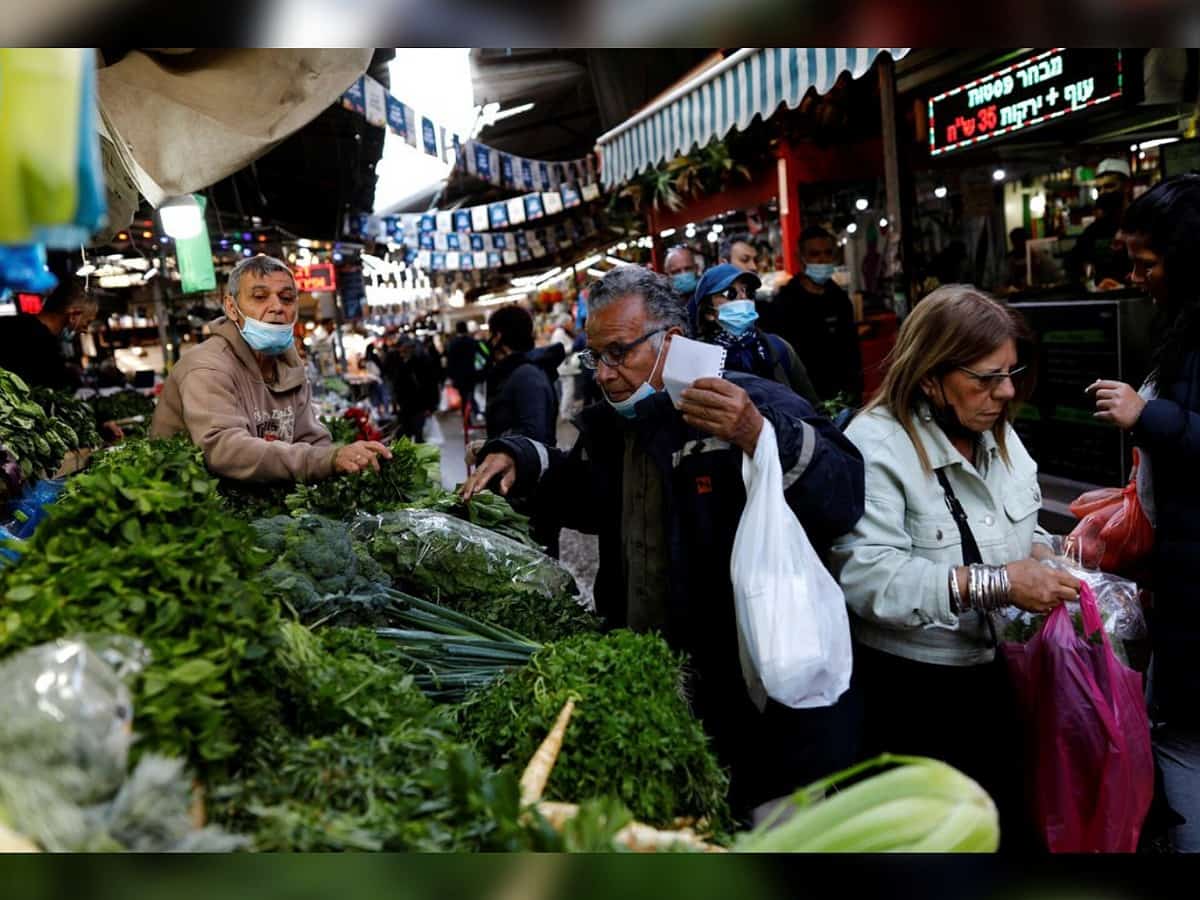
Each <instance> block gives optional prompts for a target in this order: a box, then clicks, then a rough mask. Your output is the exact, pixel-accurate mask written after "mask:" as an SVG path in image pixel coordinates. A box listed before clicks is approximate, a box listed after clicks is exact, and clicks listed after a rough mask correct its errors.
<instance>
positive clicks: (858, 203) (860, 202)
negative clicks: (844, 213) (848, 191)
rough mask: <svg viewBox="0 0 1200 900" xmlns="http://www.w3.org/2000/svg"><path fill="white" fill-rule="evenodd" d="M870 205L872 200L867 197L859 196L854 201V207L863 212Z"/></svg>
mask: <svg viewBox="0 0 1200 900" xmlns="http://www.w3.org/2000/svg"><path fill="white" fill-rule="evenodd" d="M870 205H871V202H870V201H869V200H867V198H866V197H859V198H858V199H857V200H855V201H854V208H855V209H857V210H858V211H859V212H862V211H863V210H865V209H866V208H867V207H869V206H870Z"/></svg>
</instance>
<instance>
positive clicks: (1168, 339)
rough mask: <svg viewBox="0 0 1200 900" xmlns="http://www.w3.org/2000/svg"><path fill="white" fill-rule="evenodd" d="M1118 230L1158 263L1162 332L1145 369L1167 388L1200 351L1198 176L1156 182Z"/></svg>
mask: <svg viewBox="0 0 1200 900" xmlns="http://www.w3.org/2000/svg"><path fill="white" fill-rule="evenodd" d="M1121 228H1122V230H1123V231H1125V232H1127V233H1130V234H1138V235H1141V236H1143V237H1144V238H1145V240H1146V242H1147V243H1148V244H1149V245H1150V249H1151V250H1153V251H1154V252H1155V253H1157V254H1158V255H1159V256H1161V257H1162V258H1163V270H1164V272H1165V273H1166V278H1167V297H1166V303H1165V309H1164V310H1163V313H1164V322H1163V325H1164V328H1165V330H1164V333H1163V339H1162V340H1161V341H1159V342H1158V344H1157V346H1156V347H1155V350H1154V353H1153V355H1152V356H1151V367H1152V371H1155V372H1157V375H1156V381H1157V382H1158V383H1159V384H1160V385H1162V384H1170V383H1171V382H1172V381H1174V380H1175V378H1177V377H1178V375H1179V371H1180V369H1181V368H1182V366H1183V358H1184V356H1185V355H1186V354H1187V353H1188V352H1189V351H1193V350H1197V349H1200V175H1177V176H1176V177H1174V178H1168V179H1166V180H1165V181H1161V182H1159V183H1158V184H1157V185H1155V186H1154V187H1152V188H1151V189H1150V190H1148V191H1147V192H1146V193H1145V194H1143V195H1142V196H1141V197H1139V198H1138V199H1137V200H1134V201H1133V203H1131V204H1130V205H1129V208H1128V209H1127V210H1126V211H1125V218H1124V219H1123V221H1122V223H1121Z"/></svg>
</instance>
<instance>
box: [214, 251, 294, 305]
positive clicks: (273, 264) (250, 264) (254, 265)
mask: <svg viewBox="0 0 1200 900" xmlns="http://www.w3.org/2000/svg"><path fill="white" fill-rule="evenodd" d="M247 272H248V273H250V274H251V275H257V276H259V277H260V278H261V277H263V276H264V275H271V274H273V273H275V272H287V274H288V276H289V277H290V278H291V279H292V282H293V283H295V281H296V276H295V274H294V273H293V272H292V269H291V267H290V266H289V265H288V264H287V263H285V262H284V261H283V260H282V259H276V258H275V257H273V256H265V255H263V254H262V253H260V254H258V255H257V256H248V257H246V258H245V259H243V260H242V261H241V262H240V263H238V264H237V265H236V266H234V267H233V271H232V272H230V273H229V280H228V281H227V282H226V286H225V292H226V293H227V294H229V295H231V296H232V297H233V299H235V300H236V299H237V296H238V286H239V284H240V282H241V280H242V276H243V275H245V274H246V273H247Z"/></svg>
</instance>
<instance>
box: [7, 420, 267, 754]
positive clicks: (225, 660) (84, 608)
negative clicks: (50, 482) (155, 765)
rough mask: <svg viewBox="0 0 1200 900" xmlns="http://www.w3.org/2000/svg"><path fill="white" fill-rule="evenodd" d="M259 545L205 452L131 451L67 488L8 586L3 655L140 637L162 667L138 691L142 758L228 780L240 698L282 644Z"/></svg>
mask: <svg viewBox="0 0 1200 900" xmlns="http://www.w3.org/2000/svg"><path fill="white" fill-rule="evenodd" d="M255 543H256V542H255V535H254V532H253V531H252V530H251V529H250V527H249V526H248V525H246V524H244V523H242V522H240V521H238V520H236V519H234V518H232V517H230V516H228V515H227V514H226V513H225V509H224V507H223V505H222V504H221V502H220V500H219V498H218V497H217V495H216V481H215V480H214V479H213V478H212V477H211V476H210V475H209V473H208V472H207V470H206V469H205V468H204V465H203V463H202V461H201V458H200V453H199V450H197V449H196V448H195V447H193V446H192V445H190V444H188V443H187V442H186V441H183V440H178V439H176V440H171V441H149V442H147V441H140V442H139V441H134V442H129V443H128V444H126V445H123V446H122V447H121V448H120V449H117V450H113V451H109V452H107V453H105V454H103V455H102V456H101V458H100V459H99V460H98V461H97V462H96V464H95V465H94V466H93V467H92V469H91V470H90V471H88V472H87V473H85V474H81V475H79V476H76V477H75V478H73V479H72V480H71V481H70V483H69V486H68V490H67V491H66V492H65V493H64V495H63V497H62V498H61V499H60V500H59V501H58V502H57V503H55V504H53V505H52V506H50V507H49V512H48V516H47V518H46V520H45V521H44V522H42V523H41V525H40V526H39V527H38V530H37V531H36V532H35V534H34V536H33V538H32V539H30V540H29V541H27V542H24V543H22V544H21V545H20V559H19V561H18V562H17V563H16V564H15V565H14V566H12V567H11V568H8V569H5V570H4V571H3V573H0V574H2V575H3V580H2V582H0V596H2V598H3V603H4V609H3V615H2V616H0V654H4V653H7V652H9V651H12V650H16V649H18V648H21V647H25V646H29V645H31V644H36V643H40V642H43V641H46V640H51V639H54V638H58V637H60V636H63V635H67V634H71V633H80V632H99V633H116V634H126V635H133V636H135V637H137V638H139V639H140V640H141V641H142V642H143V643H145V645H146V646H147V648H148V649H149V651H150V653H151V655H152V662H151V663H150V664H149V666H148V667H147V668H146V670H145V671H144V672H143V673H142V674H141V675H140V676H139V677H138V679H137V681H136V683H135V685H134V703H135V706H136V708H137V711H138V714H137V730H138V732H139V733H140V735H141V736H142V739H141V740H140V741H139V743H138V744H137V748H138V749H139V750H144V751H150V752H158V753H164V754H167V755H172V756H184V757H186V758H187V759H188V760H189V761H191V762H192V763H193V764H194V765H196V766H198V767H199V768H201V769H203V770H211V769H214V768H218V767H219V766H221V765H222V764H224V763H226V762H227V761H228V760H230V758H231V757H233V756H234V754H235V752H236V751H237V743H238V741H237V731H238V722H237V718H238V714H239V710H240V709H241V708H242V706H243V703H242V701H243V699H244V698H243V697H242V695H243V694H245V693H247V692H250V693H253V692H255V691H260V690H261V689H262V682H261V677H262V672H261V670H260V668H259V667H256V666H255V665H254V662H255V661H256V660H260V659H262V658H264V657H266V656H268V655H269V653H270V651H271V647H270V643H271V641H272V639H273V637H274V635H275V634H276V633H277V631H278V629H277V623H278V617H279V607H278V604H277V603H275V602H273V601H271V600H269V599H268V598H266V597H265V596H264V594H263V591H262V589H261V587H260V586H259V582H258V578H259V575H260V574H261V572H262V571H263V570H264V569H265V568H266V565H267V563H268V557H267V556H266V554H264V553H263V552H262V551H261V550H259V549H258V548H257V547H256V546H255Z"/></svg>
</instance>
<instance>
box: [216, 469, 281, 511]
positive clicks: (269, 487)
mask: <svg viewBox="0 0 1200 900" xmlns="http://www.w3.org/2000/svg"><path fill="white" fill-rule="evenodd" d="M295 487H296V485H295V484H294V483H293V482H291V481H235V480H234V479H232V478H221V479H220V480H219V481H218V483H217V493H218V494H220V495H221V499H222V501H223V502H224V504H225V508H226V509H227V510H228V511H229V514H230V515H233V516H237V517H238V518H239V519H245V520H246V521H253V520H254V519H266V518H270V517H271V516H280V515H286V514H287V511H288V508H287V498H288V495H289V494H290V493H291V492H292V491H293V489H295Z"/></svg>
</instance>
